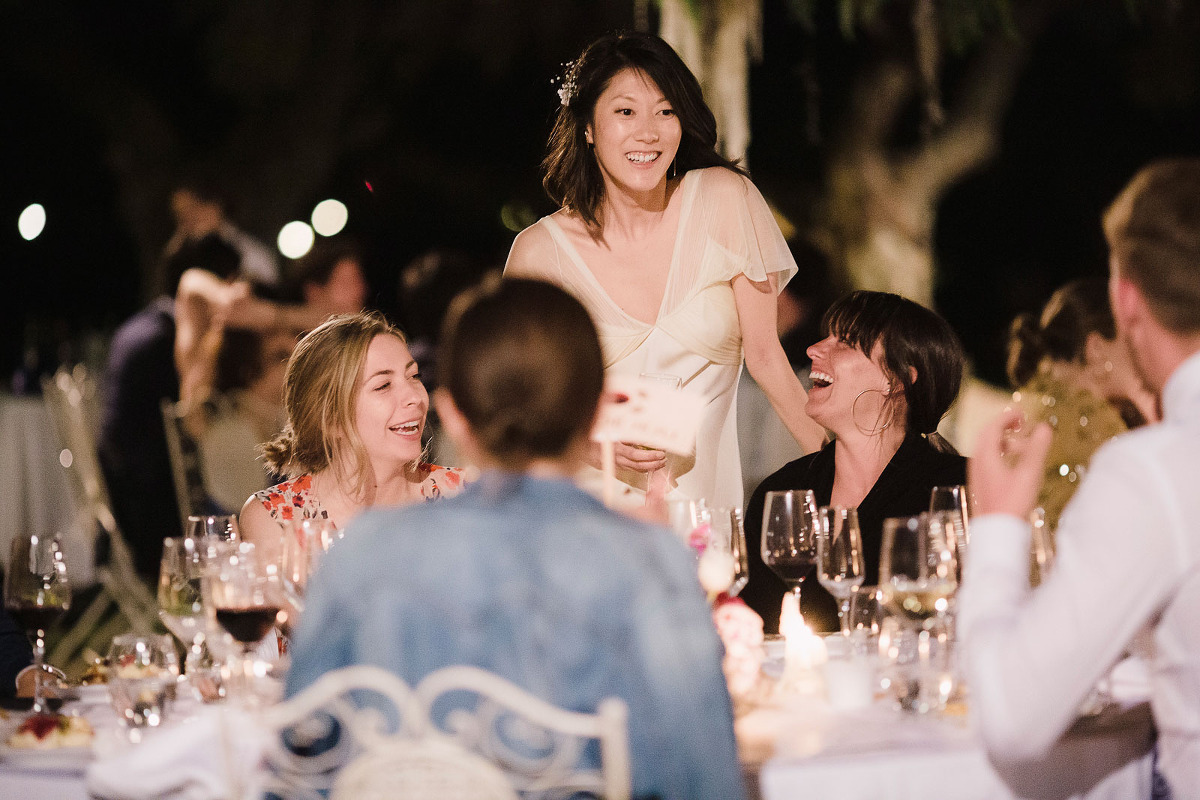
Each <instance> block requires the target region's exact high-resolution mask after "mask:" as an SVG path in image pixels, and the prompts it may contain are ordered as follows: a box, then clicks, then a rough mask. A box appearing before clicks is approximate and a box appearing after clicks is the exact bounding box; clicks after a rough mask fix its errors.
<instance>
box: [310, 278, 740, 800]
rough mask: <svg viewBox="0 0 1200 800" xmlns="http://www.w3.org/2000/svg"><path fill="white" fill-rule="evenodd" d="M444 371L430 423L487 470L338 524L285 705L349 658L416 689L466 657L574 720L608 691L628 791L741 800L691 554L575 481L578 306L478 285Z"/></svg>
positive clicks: (581, 389) (583, 397)
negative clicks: (622, 722)
mask: <svg viewBox="0 0 1200 800" xmlns="http://www.w3.org/2000/svg"><path fill="white" fill-rule="evenodd" d="M439 364H440V365H441V368H442V374H441V378H442V380H441V388H440V389H439V390H438V391H437V393H436V395H435V402H436V404H437V408H438V412H439V414H440V415H441V417H442V419H443V421H444V423H445V425H446V427H447V430H448V432H449V433H450V434H451V435H452V436H453V437H454V438H455V440H456V442H457V443H458V445H459V446H460V447H461V448H462V451H463V452H464V453H465V454H467V455H468V456H469V457H470V458H471V459H472V460H473V461H475V463H477V464H478V465H479V466H480V467H481V468H482V469H483V474H482V476H481V477H480V479H479V480H478V481H477V482H476V483H474V484H473V485H471V486H468V487H467V489H466V490H465V491H464V492H463V493H462V494H461V495H459V496H458V497H455V498H451V499H449V500H446V501H444V502H441V503H429V504H418V505H413V506H409V507H406V508H401V509H392V510H383V509H372V510H369V511H366V512H364V513H363V514H362V515H361V516H360V517H358V518H357V519H355V520H354V522H352V523H351V524H350V527H349V530H348V532H347V535H346V538H345V540H344V541H343V542H341V543H339V544H338V546H336V547H334V548H333V549H332V550H331V551H330V552H329V554H328V555H327V556H326V558H325V560H324V561H323V563H322V565H321V568H320V570H319V571H318V572H317V574H316V575H315V576H314V577H313V580H312V583H311V585H310V589H309V595H308V600H307V604H306V610H305V613H304V616H303V618H302V619H301V621H300V624H299V628H298V630H297V633H296V636H295V639H294V649H293V660H292V666H291V669H290V671H289V673H288V679H287V694H288V695H289V696H291V695H295V694H296V693H298V692H300V691H301V690H303V689H304V688H305V687H306V686H309V685H310V684H312V683H313V682H314V681H316V680H317V679H318V678H319V677H320V676H321V675H322V674H324V673H326V672H329V671H331V670H335V669H337V668H339V667H343V666H347V665H350V664H373V665H376V666H380V667H383V668H386V669H389V670H391V671H393V672H395V673H396V674H397V675H399V676H400V677H401V678H403V679H404V680H405V681H407V682H408V683H410V684H416V683H417V682H419V681H420V679H421V678H422V677H424V676H425V675H427V674H428V673H430V672H432V671H434V670H437V669H439V668H441V667H445V666H449V665H453V664H468V665H474V666H477V667H481V668H483V669H486V670H489V671H491V672H494V673H496V674H498V675H500V676H502V677H504V678H507V679H509V680H511V681H513V682H515V683H516V684H518V685H520V686H521V687H523V688H525V689H526V690H528V691H530V692H532V693H534V694H536V695H538V696H539V697H541V698H543V699H545V700H547V701H548V702H550V703H553V704H555V705H557V706H560V707H563V708H567V709H571V710H575V711H582V712H592V711H595V709H596V706H597V704H598V702H599V701H600V700H601V699H603V698H605V697H609V696H617V697H620V698H622V699H623V700H624V701H625V702H626V703H627V705H628V707H629V744H630V751H631V755H632V763H633V793H634V796H635V797H643V798H648V797H659V798H663V800H670V799H672V798H680V800H682V799H683V798H688V799H689V800H702V799H703V798H720V800H738V798H742V797H744V787H743V785H742V777H741V772H740V768H739V765H738V760H737V749H736V744H735V740H734V734H733V714H732V708H731V704H730V699H729V694H728V690H727V689H726V685H725V680H724V677H723V676H722V673H721V646H720V642H719V640H718V638H717V634H716V631H715V630H714V628H713V623H712V617H711V614H710V611H709V608H708V605H707V603H706V601H705V597H704V594H703V592H702V590H701V588H700V586H699V584H698V582H697V580H696V568H695V558H694V557H693V555H692V554H691V553H690V552H689V551H688V549H687V548H686V546H685V545H684V544H683V543H682V542H680V541H679V540H677V539H676V538H675V537H674V536H673V535H672V534H671V533H670V532H669V531H667V530H666V529H664V528H659V527H654V526H651V525H648V524H646V523H643V522H639V521H636V520H634V519H632V518H629V517H626V516H623V515H621V514H619V513H617V512H614V511H612V510H610V509H608V508H606V507H605V506H604V505H602V504H601V503H600V502H599V501H597V500H596V499H595V498H593V497H592V496H591V495H589V494H587V493H585V492H583V491H582V490H580V489H578V488H577V487H576V486H575V485H574V484H573V483H572V481H571V476H572V475H574V474H575V472H576V470H577V469H578V467H579V465H580V464H582V463H583V459H584V457H585V454H586V451H587V448H588V433H589V431H590V429H591V426H592V421H593V419H594V417H595V414H596V410H597V407H598V403H599V398H600V393H601V388H602V383H603V366H602V360H601V354H600V345H599V342H598V340H597V336H596V332H595V328H594V327H593V325H592V323H591V321H590V320H589V318H588V315H587V312H586V311H585V310H584V309H583V307H582V306H581V305H580V304H579V303H578V302H577V301H576V300H574V299H573V298H571V297H570V295H568V294H566V293H565V292H564V291H562V290H561V289H558V288H557V287H554V286H552V285H550V284H548V283H543V282H540V281H532V280H507V281H502V282H499V283H495V284H485V286H484V287H483V288H481V289H479V290H476V291H474V292H472V293H470V294H468V295H467V296H465V297H463V298H460V299H459V300H458V301H457V302H456V304H455V306H454V307H453V308H452V309H451V313H450V315H449V317H448V319H447V328H446V332H445V334H444V335H443V337H442V352H441V354H440V356H439ZM594 755H595V754H594V753H585V754H584V755H583V756H582V758H584V759H587V758H594ZM592 766H594V764H592Z"/></svg>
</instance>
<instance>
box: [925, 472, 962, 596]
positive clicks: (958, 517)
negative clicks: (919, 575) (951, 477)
mask: <svg viewBox="0 0 1200 800" xmlns="http://www.w3.org/2000/svg"><path fill="white" fill-rule="evenodd" d="M970 506H971V503H970V495H969V494H968V492H967V487H966V486H961V485H960V486H935V487H933V489H932V490H930V492H929V510H930V511H946V512H948V513H949V514H950V516H951V521H952V522H953V523H954V543H955V546H956V547H957V551H958V578H959V581H961V580H962V573H963V570H965V569H966V568H967V564H966V560H967V545H968V543H969V541H970V535H971V508H970Z"/></svg>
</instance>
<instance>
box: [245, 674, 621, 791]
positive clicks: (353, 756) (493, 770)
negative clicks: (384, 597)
mask: <svg viewBox="0 0 1200 800" xmlns="http://www.w3.org/2000/svg"><path fill="white" fill-rule="evenodd" d="M267 715H268V719H267V722H268V725H269V726H270V728H271V729H272V730H273V731H277V732H278V734H279V735H278V736H276V737H274V740H273V741H272V743H271V744H270V745H269V746H268V750H267V755H266V760H267V764H268V766H269V767H270V771H271V779H270V780H269V782H268V785H267V787H266V789H267V792H266V796H267V797H271V796H272V794H274V795H275V796H278V797H281V798H299V797H304V798H307V797H320V796H323V795H324V794H326V793H327V794H328V797H329V798H331V800H350V799H351V798H353V799H354V800H374V798H379V799H380V800H382V798H394V797H403V798H406V800H425V799H428V800H434V799H435V798H436V800H467V799H468V798H470V800H516V798H518V797H524V798H546V799H547V800H550V798H568V797H571V796H573V795H575V794H577V793H589V794H591V795H594V796H596V797H602V798H606V799H607V800H628V798H629V796H630V792H631V774H630V762H629V745H628V741H627V734H626V719H627V709H626V706H625V703H624V701H622V700H621V699H619V698H607V699H605V700H603V701H601V703H600V705H599V708H598V709H597V711H596V713H595V714H583V713H578V712H574V711H566V710H564V709H561V708H557V707H555V706H553V705H551V704H549V703H547V702H545V701H544V700H542V699H540V698H538V697H535V696H534V695H532V694H530V693H529V692H526V691H525V690H524V689H521V688H520V687H518V686H516V685H515V684H513V683H511V682H510V681H507V680H505V679H503V678H500V677H499V676H497V675H494V674H492V673H490V672H487V671H485V670H482V669H479V668H477V667H469V666H452V667H445V668H443V669H440V670H437V671H435V672H432V673H430V674H429V675H427V676H426V677H425V678H424V679H423V680H422V681H421V682H420V683H419V684H418V685H417V686H416V688H415V689H412V688H410V687H409V686H408V685H407V684H406V683H405V682H404V681H402V680H401V679H400V678H398V677H397V676H395V675H394V674H392V673H390V672H387V671H386V670H383V669H380V668H378V667H374V666H352V667H345V668H343V669H339V670H336V671H334V672H331V673H329V674H327V675H324V676H322V677H321V679H320V680H318V681H317V682H316V683H314V684H313V685H312V686H310V687H308V688H307V689H306V690H305V691H303V692H301V693H300V694H299V695H297V696H296V697H294V698H292V699H291V700H289V701H287V702H286V703H283V704H281V705H279V706H276V707H275V708H272V709H270V710H269V711H268V712H267ZM597 744H598V750H593V751H587V752H598V753H599V759H600V767H599V768H597V769H589V768H585V767H582V766H581V765H580V758H581V756H582V755H583V754H584V753H585V750H587V748H589V747H592V748H595V746H596V745H597Z"/></svg>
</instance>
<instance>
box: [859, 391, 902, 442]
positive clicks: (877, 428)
mask: <svg viewBox="0 0 1200 800" xmlns="http://www.w3.org/2000/svg"><path fill="white" fill-rule="evenodd" d="M867 392H877V393H878V394H879V395H880V396H881V397H883V400H884V403H885V406H884V407H886V403H887V398H888V397H889V393H888V392H884V391H883V390H882V389H863V390H862V391H861V392H859V393H858V396H857V397H855V398H854V402H853V403H851V404H850V419H851V420H853V422H854V427H855V428H858V432H859V433H861V434H862V435H863V436H878V435H879V434H881V433H883V432H884V431H886V430H887V429H888V428H889V427H890V426H891V424H892V421H891V419H889V420H888V421H887V422H885V423H883V425H879V420H880V419H882V417H883V408H880V409H879V413H877V414H876V415H875V424H874V425H873V426H871V427H870V428H867V427H864V426H863V425H861V424H859V421H858V401H859V400H861V399H862V396H863V395H864V394H866V393H867Z"/></svg>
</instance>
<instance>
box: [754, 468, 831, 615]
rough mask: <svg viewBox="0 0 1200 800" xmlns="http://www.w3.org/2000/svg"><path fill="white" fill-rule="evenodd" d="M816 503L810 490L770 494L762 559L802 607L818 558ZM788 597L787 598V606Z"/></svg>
mask: <svg viewBox="0 0 1200 800" xmlns="http://www.w3.org/2000/svg"><path fill="white" fill-rule="evenodd" d="M817 526H818V522H817V501H816V497H815V495H813V493H812V490H810V489H804V490H799V489H790V490H788V491H785V492H767V496H766V499H765V501H764V503H763V525H762V559H763V563H764V564H766V565H767V566H768V567H770V568H771V571H772V572H774V573H775V574H776V575H778V576H779V579H780V580H781V581H783V582H784V583H785V584H787V587H788V589H790V590H791V595H792V597H794V598H795V603H796V607H797V609H798V608H799V606H800V586H801V584H803V583H804V579H805V577H807V576H808V572H809V570H811V569H812V567H813V564H814V563H815V562H816V559H817ZM787 600H788V598H787V597H786V596H785V597H784V605H785V607H786V605H787Z"/></svg>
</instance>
